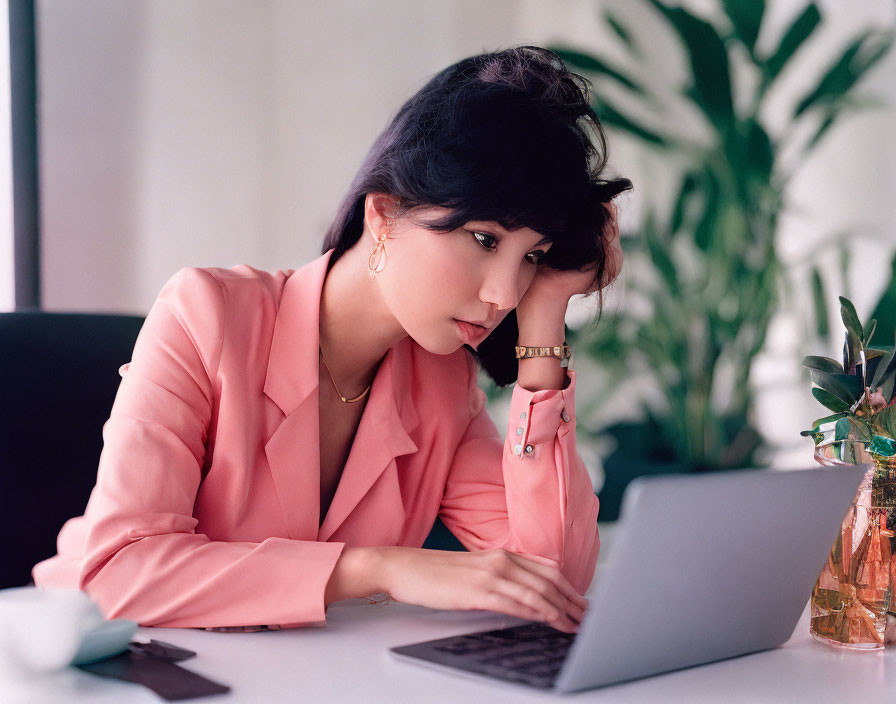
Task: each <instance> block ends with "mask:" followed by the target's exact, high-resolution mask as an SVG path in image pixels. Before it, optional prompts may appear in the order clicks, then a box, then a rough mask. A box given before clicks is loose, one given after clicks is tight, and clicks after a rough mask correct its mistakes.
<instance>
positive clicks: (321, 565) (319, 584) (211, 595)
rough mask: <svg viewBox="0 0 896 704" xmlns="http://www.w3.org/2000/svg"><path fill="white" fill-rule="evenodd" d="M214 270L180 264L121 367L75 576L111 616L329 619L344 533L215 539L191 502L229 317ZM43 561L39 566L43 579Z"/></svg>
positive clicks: (237, 621) (210, 623)
mask: <svg viewBox="0 0 896 704" xmlns="http://www.w3.org/2000/svg"><path fill="white" fill-rule="evenodd" d="M226 310H227V305H226V300H225V293H224V291H223V289H222V287H221V285H220V284H219V282H218V281H217V279H216V278H215V277H213V276H212V275H211V274H210V273H209V272H206V271H204V270H201V269H185V270H182V271H181V272H179V273H178V274H177V275H175V276H174V277H173V278H172V279H171V281H169V282H168V284H166V286H165V287H164V288H163V290H162V292H161V294H160V295H159V299H158V300H157V301H156V303H155V304H154V306H153V308H152V310H151V311H150V313H149V315H148V317H147V319H146V322H145V324H144V326H143V329H142V330H141V332H140V335H139V337H138V340H137V343H136V345H135V347H134V352H133V355H132V360H131V362H130V363H129V364H127V365H124V367H122V372H121V373H122V377H123V378H122V383H121V386H120V387H119V390H118V393H117V395H116V398H115V403H114V406H113V409H112V413H111V416H110V418H109V420H108V421H107V422H106V424H105V426H104V429H103V438H104V448H103V452H102V455H101V459H100V465H99V472H98V477H97V484H96V486H95V487H94V489H93V493H92V495H91V498H90V502H89V504H88V507H87V510H86V511H85V517H84V519H85V521H86V526H87V528H86V540H85V545H84V548H85V552H84V555H83V558H82V559H81V560H80V573H79V578H78V586H79V587H80V588H81V589H84V590H85V591H87V592H88V593H89V594H90V595H91V596H92V597H93V598H94V599H95V601H96V602H97V603H98V604H99V606H100V607H101V609H102V610H103V612H104V614H105V615H106V616H107V617H109V618H116V617H123V618H130V619H133V620H136V621H137V622H138V623H140V624H141V625H147V626H172V627H220V626H245V625H249V626H252V625H283V626H289V625H302V624H307V623H314V622H320V621H323V620H324V619H325V603H324V592H325V589H326V586H327V584H328V582H329V580H330V576H331V574H332V572H333V570H334V567H335V565H336V563H337V561H338V560H339V558H340V556H341V553H342V551H343V548H344V547H345V545H344V543H338V542H333V543H327V542H316V541H300V540H289V539H286V538H278V537H271V538H268V539H266V540H263V541H260V542H248V541H232V542H231V541H220V540H212V539H210V538H209V537H208V536H207V535H205V534H203V533H201V532H196V527H197V525H198V520H197V519H196V518H195V517H194V516H193V508H194V502H195V500H196V496H197V492H198V490H199V486H200V483H201V481H202V477H203V469H204V467H205V463H206V441H207V439H208V435H209V429H210V424H211V422H212V417H213V414H214V413H217V412H219V411H220V409H218V408H216V405H217V398H218V397H219V387H218V385H219V384H221V383H223V382H222V381H221V380H220V379H219V378H218V376H219V375H218V366H219V360H220V355H221V349H222V344H223V340H224V339H225V338H226V331H225V329H224V327H225V325H226V322H225V321H226V319H227V313H226ZM41 576H42V574H41V571H40V570H39V569H37V568H36V569H35V580H36V582H37V583H38V584H39V585H40V583H41Z"/></svg>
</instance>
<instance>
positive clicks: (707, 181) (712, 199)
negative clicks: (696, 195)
mask: <svg viewBox="0 0 896 704" xmlns="http://www.w3.org/2000/svg"><path fill="white" fill-rule="evenodd" d="M702 185H703V197H704V207H703V215H702V216H701V218H700V221H699V222H698V223H697V226H696V227H695V228H694V243H695V244H696V245H697V246H698V247H699V248H700V249H701V250H703V251H704V252H706V251H708V250H709V248H710V246H711V245H712V241H713V238H714V237H715V236H716V235H718V234H720V233H719V232H718V228H717V227H716V223H717V222H718V216H719V201H720V196H721V193H720V190H721V189H720V188H719V182H718V180H717V179H716V176H715V174H714V173H713V172H712V171H711V170H710V169H709V168H708V167H707V168H705V169H704V170H703V183H702Z"/></svg>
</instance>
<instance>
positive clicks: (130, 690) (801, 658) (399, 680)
mask: <svg viewBox="0 0 896 704" xmlns="http://www.w3.org/2000/svg"><path fill="white" fill-rule="evenodd" d="M599 576H600V575H599V572H598V575H597V578H596V579H595V582H596V581H597V579H598V578H599ZM327 621H328V624H327V626H326V627H324V628H301V629H290V630H282V631H266V632H261V633H212V632H209V631H202V630H197V629H177V628H171V629H165V628H141V629H139V630H138V632H137V636H136V640H140V641H148V640H149V639H150V638H156V639H158V640H163V641H168V642H170V643H174V644H176V645H180V646H183V647H185V648H189V649H191V650H195V651H196V652H197V653H198V655H197V656H196V657H194V658H191V659H189V660H186V661H184V662H183V663H182V665H183V666H184V667H186V668H187V669H190V670H193V671H195V672H198V673H200V674H202V675H205V676H207V677H209V678H211V679H213V680H215V681H218V682H221V683H223V684H227V685H229V686H230V687H231V690H232V691H231V693H230V694H227V695H220V696H215V697H206V698H203V699H194V700H190V701H196V702H200V701H207V702H209V703H210V704H213V703H214V702H227V703H228V704H229V703H230V702H253V703H255V702H266V703H268V702H269V703H271V704H275V703H277V702H303V703H305V702H328V703H330V702H365V703H366V702H389V703H390V704H391V703H393V702H421V701H425V702H427V703H429V702H450V703H451V704H458V703H459V702H463V703H476V702H486V701H487V702H489V704H499V703H500V702H508V703H511V702H513V703H514V704H515V703H518V702H520V701H551V700H554V701H556V700H557V699H560V698H567V697H568V698H574V699H575V700H576V701H583V702H584V701H600V702H633V701H634V702H640V701H660V700H661V701H663V702H688V703H689V704H690V703H692V702H718V701H720V699H724V701H725V702H726V704H727V703H728V702H751V704H752V703H755V702H803V701H806V702H808V701H811V702H813V703H814V702H837V703H838V704H839V703H841V702H843V701H885V700H888V699H889V697H890V696H891V693H892V692H894V691H896V647H890V648H888V649H887V650H885V651H875V652H863V653H856V652H851V651H844V650H840V649H836V648H831V647H828V646H825V645H822V644H821V643H818V642H816V641H815V640H813V639H812V638H811V637H810V636H809V632H808V624H809V611H808V605H807V609H806V610H805V612H804V613H803V615H802V618H801V619H800V622H799V624H798V625H797V627H796V630H795V631H794V634H793V636H792V637H791V638H790V640H789V641H787V643H785V644H784V645H783V646H781V647H779V648H775V649H773V650H769V651H765V652H762V653H754V654H751V655H745V656H741V657H738V658H732V659H730V660H724V661H721V662H717V663H711V664H708V665H703V666H700V667H694V668H689V669H686V670H679V671H677V672H671V673H666V674H664V675H658V676H655V677H651V678H647V679H643V680H637V681H634V682H628V683H625V684H620V685H613V686H610V687H603V688H600V689H593V690H589V691H585V692H579V693H575V694H570V695H558V694H555V693H551V692H543V691H540V690H535V689H530V688H526V687H523V686H521V685H514V684H510V683H507V684H504V683H502V682H498V681H492V680H489V679H484V678H479V677H477V676H474V675H466V674H464V673H458V674H453V673H448V672H444V671H442V670H438V669H433V668H430V667H426V666H424V665H416V664H413V663H408V662H403V661H400V660H397V659H395V658H394V657H393V656H392V655H390V654H389V653H388V652H387V651H388V648H390V647H392V646H396V645H403V644H406V643H413V642H417V641H423V640H428V639H432V638H440V637H445V636H451V635H456V634H459V633H465V632H471V631H477V630H486V629H490V628H501V627H505V626H510V625H514V624H516V623H519V622H520V621H519V619H515V618H512V617H509V616H504V615H501V614H495V613H492V612H483V611H475V612H473V611H467V612H464V611H437V610H433V609H427V608H424V607H418V606H411V605H408V604H401V603H391V604H368V603H367V602H366V601H365V600H363V599H349V600H346V601H342V602H338V603H334V604H331V605H330V607H329V610H328V611H327ZM645 637H649V634H645ZM891 662H892V663H893V664H892V665H889V663H891ZM888 667H889V668H890V671H888ZM49 693H52V697H51V698H49V699H47V698H44V697H45V696H46V695H49ZM0 699H2V700H3V701H4V702H6V701H10V702H26V701H27V702H33V701H65V702H73V703H75V702H82V701H83V702H110V704H111V703H112V702H115V703H116V704H118V703H120V702H160V701H163V700H161V699H160V698H158V697H157V696H156V695H155V694H153V693H152V692H151V691H149V690H147V689H144V688H142V687H140V686H137V685H131V684H127V683H121V682H117V681H114V680H106V679H102V678H99V677H95V676H93V675H90V674H87V673H85V672H81V671H80V670H76V669H74V668H68V669H66V670H65V671H63V672H59V673H56V674H55V675H54V676H53V677H52V678H48V679H46V680H45V681H44V682H43V683H41V685H40V689H39V690H38V689H36V685H31V686H30V687H29V689H28V690H26V689H24V688H22V689H19V688H15V687H10V686H6V684H4V686H3V687H2V691H0Z"/></svg>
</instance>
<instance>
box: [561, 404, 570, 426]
mask: <svg viewBox="0 0 896 704" xmlns="http://www.w3.org/2000/svg"><path fill="white" fill-rule="evenodd" d="M560 417H561V418H562V419H563V422H564V423H569V413H568V412H567V410H566V408H565V407H564V409H563V410H562V411H560Z"/></svg>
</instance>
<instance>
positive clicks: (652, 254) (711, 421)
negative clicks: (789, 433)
mask: <svg viewBox="0 0 896 704" xmlns="http://www.w3.org/2000/svg"><path fill="white" fill-rule="evenodd" d="M641 3H642V6H643V7H645V9H647V11H649V12H656V13H658V16H659V17H661V18H663V19H664V20H665V24H666V25H667V26H668V28H669V30H670V31H671V32H672V33H673V34H674V35H675V36H676V37H677V38H678V40H679V41H680V43H681V45H682V46H683V48H684V51H685V53H686V55H687V58H688V62H689V66H690V83H689V85H687V86H686V87H685V89H684V90H683V92H682V93H681V96H680V97H681V99H682V100H684V101H685V102H686V103H688V104H689V105H690V106H691V108H694V109H696V114H698V115H700V116H701V118H702V119H701V120H700V123H701V126H702V133H703V136H702V137H701V138H700V139H694V138H691V137H686V136H681V135H678V134H673V133H672V132H671V131H670V130H669V129H668V127H669V126H670V125H671V124H672V121H671V120H665V121H664V120H662V119H660V120H653V121H652V122H653V123H654V124H651V121H650V120H647V119H640V118H638V117H636V116H635V115H634V113H633V112H632V110H631V109H629V108H623V107H622V106H621V103H615V102H614V101H613V100H611V98H610V97H609V95H610V93H609V92H608V91H602V90H601V89H602V87H607V88H608V87H609V86H610V85H611V84H612V86H613V90H614V92H615V91H619V92H621V93H624V94H625V95H626V96H627V100H628V101H630V102H632V103H633V104H636V105H638V106H639V110H638V112H640V113H642V114H645V115H651V114H652V115H656V114H657V113H658V111H659V108H658V105H660V104H661V102H662V100H661V96H660V94H659V93H658V92H656V91H653V90H652V89H651V88H650V87H649V86H648V85H647V82H646V81H641V80H639V79H638V78H637V77H635V76H634V75H631V73H630V71H629V70H628V69H625V68H622V67H621V66H620V65H619V64H614V62H612V61H610V60H609V59H606V58H602V57H598V56H594V55H592V54H589V53H586V52H585V51H582V50H580V49H576V48H573V47H569V46H552V47H551V49H553V50H554V51H555V52H557V53H558V54H559V55H560V56H562V57H563V58H564V60H565V61H566V62H568V63H569V64H570V65H572V66H573V67H576V68H577V69H578V70H580V71H581V72H582V73H583V74H585V75H587V76H588V77H589V78H591V79H592V83H593V85H594V88H595V90H594V95H595V100H594V108H595V110H596V111H597V113H598V115H599V116H600V118H601V120H602V122H603V123H604V124H605V125H607V126H608V128H609V129H611V130H612V129H618V130H620V131H623V132H626V133H627V134H628V135H630V136H631V137H633V138H635V140H637V142H638V143H639V144H640V145H641V146H643V147H644V148H645V149H646V150H649V151H650V152H653V153H656V152H658V153H659V154H661V155H662V156H663V158H664V159H666V160H667V161H668V162H670V163H676V164H681V170H680V173H679V178H678V184H677V192H676V194H675V197H674V200H673V202H672V203H671V204H668V205H671V207H664V204H660V203H647V204H646V206H647V207H646V215H645V217H644V219H643V222H642V224H641V226H640V228H639V230H638V233H637V234H638V242H637V244H636V245H635V244H633V242H632V239H633V238H630V237H625V236H624V238H623V244H624V246H625V248H626V264H627V267H628V268H629V270H630V271H633V272H634V274H633V275H630V276H629V277H628V279H627V281H628V288H627V289H626V294H625V295H626V301H625V305H624V306H622V307H620V309H619V310H616V311H608V312H605V313H604V316H603V317H604V320H603V323H602V324H601V325H600V326H598V327H596V328H595V327H594V326H585V327H583V328H582V329H581V330H572V331H570V334H569V335H568V338H569V340H570V344H572V345H574V346H575V347H576V349H577V351H578V352H579V354H582V353H583V352H584V353H587V354H588V355H590V356H591V357H593V358H594V359H595V360H596V361H597V362H598V364H599V365H601V366H602V367H604V368H609V369H610V374H608V377H609V378H611V379H616V380H621V379H627V378H631V377H632V376H641V377H648V378H649V379H650V380H651V381H652V384H653V386H654V387H656V388H658V389H659V391H660V395H659V399H658V400H647V399H641V404H642V405H643V406H644V407H645V410H646V413H647V415H648V419H649V421H650V423H652V424H653V425H654V426H655V428H656V429H657V432H658V433H660V434H661V438H660V440H661V441H660V442H658V443H657V446H662V447H663V448H664V449H665V450H667V451H669V452H670V453H671V460H672V461H673V462H677V463H681V464H685V465H687V466H689V467H692V468H697V469H706V468H720V467H743V466H749V465H751V464H755V463H756V460H755V457H754V455H755V451H756V450H757V449H758V447H760V445H761V438H760V436H759V435H758V433H757V432H756V431H755V430H754V428H753V427H752V426H751V424H750V423H749V411H750V408H751V406H752V402H753V392H752V390H751V387H750V383H749V380H750V374H751V370H752V366H753V360H754V358H755V357H756V355H757V354H758V353H759V351H760V350H761V349H762V347H763V345H764V343H765V339H766V333H767V330H768V326H769V322H770V320H771V318H772V315H773V313H774V312H775V310H776V307H777V303H778V289H779V286H781V285H782V281H783V278H784V277H783V276H782V273H783V267H782V264H781V261H780V259H779V257H778V253H777V250H776V244H775V232H776V229H777V223H778V217H779V215H780V213H781V212H782V210H783V209H784V208H785V207H786V202H785V200H784V196H783V194H784V193H785V192H786V188H787V185H788V183H789V181H790V179H791V178H792V177H793V175H794V173H796V171H797V170H798V169H799V168H800V166H801V165H802V164H803V163H804V162H805V161H806V159H807V158H808V156H809V155H810V154H811V153H812V152H813V150H814V149H815V148H816V147H817V146H818V144H819V143H820V141H821V140H822V138H823V136H824V135H825V134H826V133H827V132H828V130H829V129H830V127H831V126H832V125H833V124H835V123H836V121H837V120H838V119H840V118H841V116H842V115H844V114H845V113H846V112H848V111H849V110H854V109H857V108H863V107H869V106H872V105H877V104H878V103H876V102H874V101H872V100H869V99H867V98H858V97H855V96H853V89H854V87H855V86H856V84H857V83H858V81H859V79H860V78H861V77H862V76H863V75H864V74H865V73H866V72H867V71H868V70H869V69H870V68H871V67H872V66H873V65H874V64H876V63H877V62H878V61H879V60H880V58H881V57H882V56H884V55H885V53H886V52H887V51H888V50H889V48H890V46H891V44H892V40H893V34H892V32H889V31H887V32H880V31H873V30H869V31H866V32H863V33H862V34H860V35H859V36H857V37H855V38H854V39H853V40H852V41H851V42H850V43H849V45H848V46H846V47H845V48H843V49H838V50H837V51H836V52H835V58H833V59H832V60H831V62H830V63H829V65H828V66H827V68H826V70H823V71H822V72H821V75H820V77H819V78H818V79H817V81H816V82H815V84H814V86H813V87H812V88H811V89H810V90H808V91H807V92H806V93H805V94H803V95H801V96H798V98H797V99H796V100H795V106H794V108H793V110H792V115H791V116H790V119H788V120H787V125H788V126H787V128H786V129H784V130H783V131H780V132H779V133H777V134H774V133H772V132H771V131H770V129H769V128H768V127H767V126H766V124H765V123H764V122H763V119H762V117H761V114H762V111H763V108H764V106H765V104H766V101H767V99H768V95H769V92H770V89H771V88H772V87H774V86H775V85H776V83H777V82H778V80H779V77H780V76H781V75H782V74H783V73H784V71H785V69H786V67H787V66H788V65H789V64H790V62H791V60H792V58H793V57H794V55H795V54H797V52H798V50H799V49H800V48H801V47H802V46H803V45H804V44H805V43H806V42H807V40H809V39H810V38H811V37H812V35H813V34H814V33H815V31H816V29H817V28H818V27H819V26H820V24H821V20H822V18H821V13H820V12H819V9H818V6H817V5H816V4H814V3H809V4H808V6H807V7H806V8H805V9H804V10H803V11H802V12H801V13H800V14H799V16H798V17H797V18H796V19H795V20H794V21H793V22H792V23H791V25H790V26H789V28H788V29H787V30H786V31H785V32H784V34H783V36H782V37H781V38H780V39H779V41H778V42H777V46H776V47H775V48H774V49H773V50H772V51H769V52H761V51H760V50H759V48H758V47H757V42H756V40H757V37H758V35H759V29H760V26H761V24H762V22H763V16H764V10H765V2H763V0H719V3H718V9H719V12H717V13H716V16H714V17H712V18H705V17H701V16H698V15H696V14H693V13H691V12H689V11H688V10H686V9H684V8H681V7H670V6H667V5H666V4H664V3H662V2H660V1H659V0H641ZM603 17H604V20H605V21H606V22H607V23H608V25H609V26H610V27H611V28H612V30H613V31H614V32H615V34H616V36H617V37H618V38H619V40H620V41H621V42H622V45H623V46H624V47H625V51H626V52H627V55H628V57H629V61H626V62H625V65H627V66H632V67H635V66H641V65H643V64H644V62H645V58H644V56H643V55H642V54H643V52H642V51H641V50H640V46H639V42H638V38H637V36H636V32H635V31H634V26H627V25H626V23H624V22H623V21H622V20H621V19H620V18H619V17H617V16H616V15H615V14H614V13H613V12H612V11H611V10H610V11H605V12H604V15H603ZM735 64H739V65H740V66H742V67H744V68H745V71H741V72H740V73H735V72H733V71H732V66H733V65H735ZM648 70H649V69H648ZM642 73H644V74H646V73H647V71H642ZM747 74H750V75H752V76H753V77H754V79H755V80H753V81H752V83H751V82H749V81H744V82H742V83H740V84H739V83H738V82H737V80H736V78H737V76H742V75H747ZM747 93H749V95H748V99H747V100H735V96H736V95H741V94H747ZM659 115H660V117H661V118H662V112H659ZM804 124H805V125H806V126H808V127H809V128H810V129H809V130H808V137H803V138H799V137H798V135H800V134H802V133H804V132H806V130H804V129H801V128H802V127H803V126H804ZM657 125H658V126H657ZM785 151H786V152H787V153H790V154H792V155H794V156H793V157H792V158H791V160H790V161H789V162H788V164H789V165H788V164H785V163H783V161H782V159H781V155H782V154H783V153H785ZM636 186H637V184H636ZM639 190H641V191H649V190H650V186H649V185H644V184H642V185H641V186H640V188H639ZM645 195H646V194H645ZM623 234H624V235H625V233H623ZM609 390H610V389H603V390H602V391H601V393H602V395H606V393H607V392H608V391H609ZM590 432H592V433H593V434H598V433H599V431H597V430H592V431H590Z"/></svg>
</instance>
